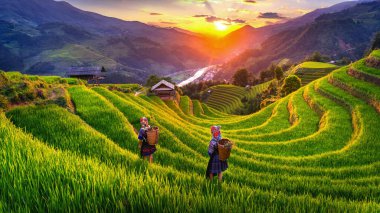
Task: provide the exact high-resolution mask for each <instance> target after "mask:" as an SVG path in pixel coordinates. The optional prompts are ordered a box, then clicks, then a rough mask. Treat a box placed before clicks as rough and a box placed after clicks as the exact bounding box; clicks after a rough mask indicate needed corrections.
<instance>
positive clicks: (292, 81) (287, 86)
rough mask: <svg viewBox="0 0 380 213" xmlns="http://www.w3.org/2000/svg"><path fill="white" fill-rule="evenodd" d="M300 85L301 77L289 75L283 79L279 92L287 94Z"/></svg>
mask: <svg viewBox="0 0 380 213" xmlns="http://www.w3.org/2000/svg"><path fill="white" fill-rule="evenodd" d="M300 87H301V79H300V78H298V76H296V75H289V76H288V77H287V78H285V80H284V84H283V85H282V88H281V93H282V94H283V95H285V96H286V95H289V94H290V93H292V92H294V91H296V90H298V89H299V88H300Z"/></svg>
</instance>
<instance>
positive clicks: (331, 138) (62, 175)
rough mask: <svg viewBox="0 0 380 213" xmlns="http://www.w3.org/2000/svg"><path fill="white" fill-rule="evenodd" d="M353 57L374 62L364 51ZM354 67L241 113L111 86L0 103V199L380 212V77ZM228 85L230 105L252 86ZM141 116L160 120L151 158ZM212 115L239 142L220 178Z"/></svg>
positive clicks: (63, 206)
mask: <svg viewBox="0 0 380 213" xmlns="http://www.w3.org/2000/svg"><path fill="white" fill-rule="evenodd" d="M351 66H352V67H353V68H355V69H357V70H358V71H360V72H367V73H369V72H377V70H371V71H368V70H367V69H368V67H366V66H364V64H362V61H359V62H357V63H354V64H352V65H351ZM349 68H350V67H344V68H340V69H338V70H336V71H333V72H331V73H326V75H327V76H325V77H323V76H322V75H321V77H320V78H310V79H308V80H310V81H313V82H312V83H309V84H307V85H306V86H304V87H302V88H301V89H299V90H297V91H295V92H294V93H292V94H290V95H289V96H287V97H285V98H283V99H280V100H279V101H277V102H276V103H273V104H271V105H269V106H268V107H266V108H264V109H262V110H260V111H259V112H257V113H254V114H251V115H245V116H237V115H231V114H227V113H225V112H222V111H219V110H216V109H214V108H213V107H209V106H208V105H206V104H204V103H200V102H199V101H192V100H190V99H189V98H188V97H181V101H180V103H179V104H177V103H175V102H174V101H162V100H161V99H159V98H158V97H155V96H145V95H139V96H135V94H131V93H124V92H121V91H117V90H109V89H108V86H107V87H104V86H103V87H91V88H88V87H86V86H69V88H68V91H69V95H70V98H71V100H72V101H73V103H74V105H75V110H73V112H70V111H68V110H66V109H64V108H61V107H58V106H56V105H46V106H45V105H34V106H33V105H31V106H23V107H16V108H12V109H10V110H9V111H7V112H6V116H7V117H6V116H5V115H4V112H0V138H1V143H0V162H1V163H0V164H1V168H2V170H1V171H0V176H1V179H0V188H1V190H0V209H1V210H2V211H4V212H12V211H26V212H28V211H29V212H37V211H54V212H55V211H63V212H69V211H73V212H78V211H79V212H80V211H86V212H91V211H111V212H379V211H380V176H379V174H380V157H379V156H380V155H379V154H378V153H379V151H380V143H379V141H380V134H378V132H379V131H378V130H379V129H380V115H379V111H378V109H379V108H378V106H379V105H378V103H379V98H380V97H379V94H380V90H379V88H380V86H379V85H376V84H374V83H370V82H367V81H366V80H365V79H359V78H355V77H354V76H351V75H349V74H348V72H347V71H348V69H349ZM318 69H319V68H318ZM371 69H372V68H371ZM14 75H15V77H14V78H15V79H17V78H20V77H17V74H14ZM305 79H307V78H305ZM313 79H314V80H313ZM52 82H55V81H52ZM53 84H54V83H53ZM111 86H112V85H111ZM263 87H265V86H263ZM223 88H224V89H225V91H224V93H222V94H221V95H220V96H215V97H216V98H217V99H218V100H219V99H220V100H219V101H218V104H219V103H220V105H223V110H225V111H228V110H229V109H231V108H233V107H236V106H238V105H239V104H238V103H237V102H236V101H237V100H238V99H239V100H240V98H238V96H239V97H240V95H242V96H243V97H245V96H248V95H249V94H248V93H249V91H246V90H245V89H244V88H239V87H234V86H223V87H221V89H220V90H221V92H223V91H222V89H223ZM261 89H262V88H257V90H261ZM236 94H240V95H236ZM252 96H254V95H252ZM142 116H146V117H148V118H149V121H150V123H151V124H152V125H155V126H158V127H159V128H160V139H159V145H157V148H158V151H157V152H156V153H155V154H154V162H155V163H154V164H151V165H148V164H147V163H146V162H143V161H142V160H141V159H140V157H139V153H138V150H137V135H136V134H135V132H134V129H139V128H140V124H139V118H140V117H142ZM211 125H221V126H222V135H223V137H227V138H229V139H230V140H232V141H233V142H234V144H235V145H234V148H233V150H232V154H231V156H230V158H229V159H228V163H229V168H228V170H227V171H226V172H225V173H224V174H223V175H224V181H223V182H222V183H216V182H210V181H208V180H206V179H205V178H204V172H205V169H206V166H207V162H208V159H209V157H208V154H207V148H208V144H209V141H210V139H211V134H210V126H211Z"/></svg>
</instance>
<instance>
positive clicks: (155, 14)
mask: <svg viewBox="0 0 380 213" xmlns="http://www.w3.org/2000/svg"><path fill="white" fill-rule="evenodd" d="M149 14H150V15H151V16H162V14H161V13H149Z"/></svg>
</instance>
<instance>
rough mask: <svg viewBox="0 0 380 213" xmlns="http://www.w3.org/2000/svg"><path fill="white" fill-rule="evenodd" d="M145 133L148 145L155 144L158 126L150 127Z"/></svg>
mask: <svg viewBox="0 0 380 213" xmlns="http://www.w3.org/2000/svg"><path fill="white" fill-rule="evenodd" d="M146 134H147V139H148V143H149V145H156V144H157V143H158V135H159V134H158V127H156V126H155V127H152V128H151V129H149V130H148V131H147V132H146Z"/></svg>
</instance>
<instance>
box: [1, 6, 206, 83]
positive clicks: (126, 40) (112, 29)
mask: <svg viewBox="0 0 380 213" xmlns="http://www.w3.org/2000/svg"><path fill="white" fill-rule="evenodd" d="M25 8H28V9H27V10H26V9H25ZM209 52H212V51H211V50H210V47H209V44H208V43H207V41H206V40H205V39H203V38H201V37H199V36H196V35H189V34H187V33H184V32H179V31H178V30H175V29H164V28H158V27H153V26H150V25H147V24H143V23H140V22H136V21H123V20H120V19H116V18H110V17H105V16H102V15H99V14H95V13H91V12H86V11H82V10H80V9H77V8H75V7H73V6H72V5H70V4H68V3H66V2H63V1H54V0H13V1H8V0H0V64H1V65H0V69H3V70H6V71H11V70H20V71H22V72H23V73H27V74H40V75H61V76H62V75H63V74H65V72H66V71H67V70H68V69H69V68H70V67H71V66H104V67H106V69H108V70H109V71H113V73H112V74H110V75H111V77H110V78H108V79H109V82H115V81H118V82H119V83H123V82H131V81H134V82H139V83H142V82H144V81H145V79H146V78H147V77H148V76H149V75H150V74H158V75H162V76H163V75H168V74H171V73H174V72H177V71H182V70H187V69H193V68H199V67H203V66H205V65H206V64H207V63H208V60H209V58H210V55H209ZM50 55H55V57H50Z"/></svg>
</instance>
